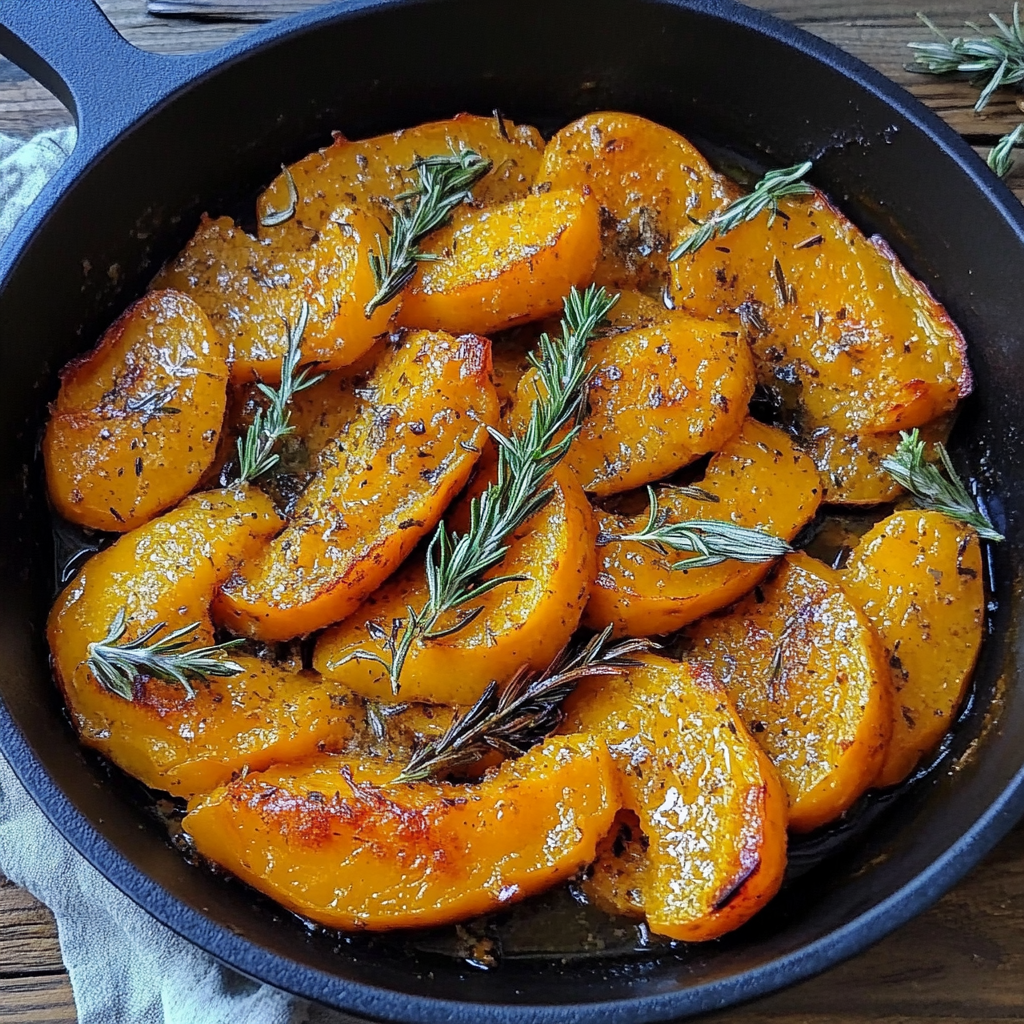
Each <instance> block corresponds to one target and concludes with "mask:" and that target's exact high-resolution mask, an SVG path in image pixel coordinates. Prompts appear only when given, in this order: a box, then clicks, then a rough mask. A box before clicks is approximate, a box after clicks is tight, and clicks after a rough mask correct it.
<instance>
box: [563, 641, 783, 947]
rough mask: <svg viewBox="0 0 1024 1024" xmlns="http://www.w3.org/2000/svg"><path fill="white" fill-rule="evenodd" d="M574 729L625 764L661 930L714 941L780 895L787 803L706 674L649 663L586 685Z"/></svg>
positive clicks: (647, 903) (645, 892)
mask: <svg viewBox="0 0 1024 1024" xmlns="http://www.w3.org/2000/svg"><path fill="white" fill-rule="evenodd" d="M565 728H566V729H569V730H573V731H576V732H582V733H583V734H585V735H592V736H598V737H602V738H603V739H605V740H606V742H607V743H608V749H609V750H610V751H611V753H612V757H613V758H614V759H615V764H616V767H617V769H618V776H619V786H620V789H621V793H622V801H623V804H624V805H625V807H626V809H628V810H631V811H633V812H634V813H635V814H636V815H637V817H638V819H639V822H640V827H641V829H642V830H643V834H644V836H645V837H646V839H647V849H646V851H645V852H644V853H643V856H642V864H641V865H640V866H639V868H638V870H637V871H636V878H635V885H633V886H630V887H629V888H632V889H633V890H634V891H635V896H634V903H635V906H639V907H642V908H643V912H644V914H645V915H646V918H647V923H648V925H649V926H650V928H651V930H652V931H654V932H657V933H658V934H659V935H667V936H669V937H670V938H673V939H682V940H683V941H686V942H699V941H703V940H706V939H714V938H717V937H718V936H720V935H724V934H725V933H726V932H728V931H732V929H734V928H738V927H739V926H740V925H741V924H743V922H744V921H746V920H748V919H749V918H750V917H751V916H752V915H753V914H755V913H756V912H757V911H758V910H760V909H761V907H763V906H764V905H765V903H767V902H768V900H770V899H771V898H772V896H774V895H775V893H776V892H777V891H778V888H779V886H780V884H781V883H782V876H783V872H784V871H785V867H786V795H785V792H784V791H783V789H782V786H781V784H780V783H779V779H778V776H777V775H776V773H775V770H774V768H772V765H771V763H770V762H769V760H768V758H767V757H766V756H765V755H764V753H763V751H762V750H761V748H760V747H759V746H758V745H757V744H756V743H755V742H754V741H753V740H752V739H751V738H750V735H749V734H748V733H747V730H746V728H745V727H744V725H743V722H742V721H741V720H740V718H739V716H738V715H737V714H736V711H735V709H734V708H733V706H732V704H731V703H730V701H729V698H728V697H727V696H726V693H725V691H724V690H723V689H722V687H721V685H720V684H719V683H718V682H716V680H715V679H714V678H713V676H712V675H711V673H710V672H709V671H708V670H707V669H706V668H704V667H703V666H699V665H688V664H680V663H679V662H674V661H669V660H668V659H667V658H661V657H657V656H655V655H647V656H644V657H643V658H642V659H639V664H638V665H637V667H636V668H632V669H630V670H629V672H628V673H627V674H626V675H625V676H624V677H621V678H609V677H607V676H604V677H597V678H593V679H589V680H585V681H584V682H583V683H582V684H581V685H580V686H579V687H578V688H577V689H576V691H575V692H574V693H573V694H572V695H571V696H570V697H569V700H568V702H567V705H566V725H565ZM627 910H628V908H627Z"/></svg>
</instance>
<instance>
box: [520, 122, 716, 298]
mask: <svg viewBox="0 0 1024 1024" xmlns="http://www.w3.org/2000/svg"><path fill="white" fill-rule="evenodd" d="M537 180H538V181H540V182H547V183H550V185H551V187H552V188H582V187H587V188H589V189H591V191H592V192H593V194H594V198H595V199H596V200H597V202H598V203H599V204H600V206H601V209H602V214H603V215H602V224H603V235H604V239H603V250H602V254H601V261H600V264H599V265H598V269H597V275H596V280H597V281H598V282H599V283H601V284H608V285H619V286H627V287H644V286H648V285H650V284H651V283H652V282H654V281H655V280H657V279H658V278H659V277H664V276H665V275H666V273H667V267H668V264H667V260H666V256H667V254H668V252H669V251H670V250H671V248H672V246H673V245H674V244H675V235H676V234H677V232H678V230H679V229H680V226H681V225H684V224H689V223H690V218H691V217H692V218H695V219H697V220H705V219H706V218H707V217H708V216H710V214H712V213H713V212H714V211H715V210H716V209H718V208H719V207H720V206H721V205H722V204H723V203H724V202H725V201H726V200H727V198H728V197H729V195H730V194H731V193H732V190H733V186H732V185H731V184H730V183H729V182H728V180H727V179H725V178H723V177H722V176H721V175H719V174H716V173H715V172H714V171H713V170H712V169H711V166H710V165H709V164H708V162H707V161H706V160H705V159H704V157H703V156H701V154H700V153H699V152H698V151H697V150H696V149H695V148H694V147H693V146H692V145H691V144H690V143H689V142H688V141H687V140H686V139H684V138H683V136H682V135H679V134H678V133H676V132H674V131H671V130H670V129H668V128H665V127H663V126H662V125H660V124H655V123H654V122H653V121H648V120H646V119H645V118H642V117H637V116H636V115H635V114H622V113H615V112H608V111H603V112H600V113H596V114H587V115H586V117H581V118H580V119H579V120H577V121H573V122H572V124H570V125H567V126H566V127H565V128H563V129H562V130H561V131H560V132H558V133H556V134H555V135H554V136H553V137H552V139H551V141H550V142H549V143H548V144H547V146H546V147H545V149H544V162H543V164H542V165H541V168H540V171H539V173H538V175H537Z"/></svg>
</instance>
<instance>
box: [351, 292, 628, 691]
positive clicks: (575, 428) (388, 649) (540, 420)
mask: <svg viewBox="0 0 1024 1024" xmlns="http://www.w3.org/2000/svg"><path fill="white" fill-rule="evenodd" d="M617 301H618V296H617V295H615V296H611V297H609V296H608V295H607V294H606V293H605V290H604V288H598V287H597V286H596V285H591V286H590V287H589V288H587V289H586V290H585V291H582V292H580V291H577V290H576V289H575V288H573V289H571V291H570V293H569V295H568V297H567V298H566V300H565V313H564V316H563V318H562V333H561V337H560V338H558V340H553V339H552V338H551V337H550V336H549V335H548V334H542V335H541V336H540V339H539V341H538V347H537V351H536V352H534V353H531V354H530V357H529V358H530V362H531V363H532V364H533V366H534V367H535V368H536V370H537V375H538V378H539V384H538V387H537V397H536V398H535V399H534V401H533V405H532V407H531V410H530V419H529V421H528V422H527V424H526V426H525V427H524V428H523V429H522V430H520V431H517V432H514V433H512V434H510V435H508V436H506V435H505V434H502V433H500V432H499V431H497V430H493V429H492V430H491V431H490V433H491V437H492V438H493V439H494V441H495V444H496V445H497V448H498V468H497V473H496V477H495V480H494V482H493V483H491V484H490V485H489V486H488V487H487V489H486V490H485V491H484V492H483V493H482V494H481V495H480V496H479V497H477V498H474V499H473V500H472V502H471V503H470V512H469V528H468V530H467V531H466V532H465V533H464V534H459V533H455V532H452V531H449V530H448V528H447V527H446V526H445V524H444V522H443V521H442V522H441V523H439V524H438V526H437V529H436V530H435V531H434V535H433V537H432V538H431V540H430V544H429V545H428V547H427V552H426V566H425V568H426V577H427V590H428V597H427V600H426V602H425V603H424V605H423V606H422V607H421V608H419V609H416V608H411V607H410V608H408V609H407V611H408V615H407V617H406V618H405V620H404V621H403V620H400V619H395V620H394V621H393V623H392V628H391V632H390V633H386V632H385V630H383V629H381V627H380V626H377V625H376V624H373V623H368V624H367V632H368V633H369V634H370V639H371V640H373V641H376V642H377V643H379V644H381V645H382V646H383V648H384V650H385V656H382V655H380V654H378V653H376V652H373V651H365V650H357V651H354V652H352V653H351V654H350V655H348V657H347V658H346V659H345V661H348V660H351V659H362V660H369V661H376V662H379V663H380V664H381V665H383V666H384V668H386V669H387V672H388V676H389V677H390V679H391V689H392V691H393V692H394V693H396V694H397V693H398V692H399V684H400V679H401V675H402V668H403V666H404V664H405V660H406V658H407V656H408V654H409V651H410V649H411V648H412V645H413V643H414V642H415V641H416V640H436V639H439V638H441V637H443V636H448V635H450V634H452V633H455V632H458V630H460V629H463V628H465V627H466V626H467V625H468V624H469V623H470V622H472V621H473V619H474V618H475V617H476V616H477V615H478V614H479V611H480V608H479V607H477V608H475V609H467V610H465V612H464V613H463V614H462V615H461V616H460V617H459V618H458V619H457V621H456V622H455V623H454V624H453V625H452V626H451V627H449V628H447V629H444V630H437V629H436V628H435V627H436V626H437V623H438V621H439V620H440V618H441V617H442V616H443V615H444V614H445V613H447V612H450V611H453V610H455V609H457V608H461V607H463V606H465V605H467V604H471V603H472V602H473V601H476V600H477V599H479V598H480V597H482V596H483V595H484V594H486V593H488V592H489V591H491V590H493V589H494V588H495V587H500V586H503V585H504V584H506V583H513V582H516V581H518V580H522V579H524V578H525V577H523V576H510V575H506V576H492V577H491V578H489V579H484V578H483V577H484V574H485V573H486V572H487V571H488V570H489V569H492V568H493V567H494V566H496V565H497V564H498V563H499V562H500V561H501V560H502V559H503V558H504V557H505V555H506V554H507V553H508V549H509V537H510V536H511V534H512V533H514V532H515V531H516V530H517V529H519V527H520V526H522V524H523V523H525V522H526V521H527V520H528V519H529V518H530V517H531V516H533V515H536V513H537V512H539V511H540V510H541V509H542V508H543V507H544V506H545V505H546V504H547V503H548V501H549V500H550V499H551V496H552V491H551V489H550V488H546V487H545V486H544V484H545V482H546V481H547V478H548V476H549V474H550V473H551V471H552V470H553V469H554V468H555V466H557V465H558V463H559V462H561V461H562V459H563V458H564V457H565V454H566V453H567V452H568V450H569V447H570V445H571V444H572V442H573V441H574V440H575V438H576V435H577V434H578V433H579V430H580V426H581V425H582V422H583V417H584V415H585V414H586V408H587V391H588V384H589V382H590V377H591V374H592V370H591V369H590V368H588V365H587V346H588V342H589V340H590V337H591V335H592V334H593V333H594V331H595V329H596V328H597V326H598V325H599V324H600V323H601V321H602V320H604V319H605V317H606V316H607V315H608V312H609V310H610V309H611V308H612V306H614V305H615V303H616V302H617ZM567 428H568V429H567Z"/></svg>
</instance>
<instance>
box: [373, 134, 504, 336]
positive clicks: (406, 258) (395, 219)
mask: <svg viewBox="0 0 1024 1024" xmlns="http://www.w3.org/2000/svg"><path fill="white" fill-rule="evenodd" d="M412 169H413V170H414V171H416V172H417V173H418V174H419V178H420V180H419V184H418V185H417V186H416V187H415V188H412V189H410V190H409V191H408V192H403V193H401V194H400V195H397V196H395V198H394V201H393V202H391V203H390V206H391V214H392V217H391V229H390V230H389V231H388V237H387V240H386V242H385V241H383V240H382V239H381V237H380V235H378V236H377V252H371V253H370V269H371V270H372V271H373V278H374V281H375V282H376V284H377V293H376V294H375V295H374V296H373V298H372V299H370V301H369V302H368V303H367V304H366V310H365V312H366V315H367V316H368V317H369V316H372V315H373V311H374V310H375V309H376V308H377V307H378V306H383V305H384V303H386V302H390V301H391V300H392V299H393V298H394V297H395V296H396V295H398V293H399V292H400V291H401V290H402V289H403V288H404V287H405V286H406V285H407V284H408V283H409V282H410V281H411V280H412V278H413V275H414V274H415V273H416V265H417V264H418V263H420V262H422V261H424V260H433V259H436V258H437V257H435V256H433V255H432V254H431V253H425V252H422V251H421V250H420V247H419V243H420V242H421V241H422V240H423V238H424V237H425V236H427V235H429V234H430V232H431V231H436V230H437V229H438V228H440V227H443V226H444V225H445V224H447V223H448V219H449V218H450V217H451V214H452V210H454V209H455V207H456V206H459V205H461V204H462V203H465V202H468V201H469V200H470V199H472V198H473V193H472V192H471V191H470V190H471V189H472V187H473V186H474V185H475V184H476V183H477V182H478V181H479V180H480V179H481V178H482V177H483V176H484V175H485V174H486V173H487V172H488V171H489V170H490V169H491V161H490V160H487V159H485V158H484V157H482V156H480V155H479V154H478V153H475V152H474V151H473V150H472V149H463V150H460V151H459V152H458V153H456V152H454V150H453V151H452V152H451V153H450V154H444V155H441V156H428V157H417V158H416V160H415V161H413V165H412Z"/></svg>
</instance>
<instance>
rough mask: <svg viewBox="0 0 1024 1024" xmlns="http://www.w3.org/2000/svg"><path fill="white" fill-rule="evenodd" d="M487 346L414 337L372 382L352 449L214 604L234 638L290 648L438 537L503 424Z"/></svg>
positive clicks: (470, 339) (330, 461) (324, 468)
mask: <svg viewBox="0 0 1024 1024" xmlns="http://www.w3.org/2000/svg"><path fill="white" fill-rule="evenodd" d="M490 375H491V356H490V342H489V341H488V340H487V339H486V338H479V337H476V336H474V335H467V336H465V337H463V338H452V337H451V336H449V335H447V334H431V333H428V332H425V331H424V332H412V333H409V334H407V335H405V336H404V337H402V338H400V339H399V340H398V342H397V346H396V347H392V348H391V350H390V351H389V353H388V354H387V355H386V356H385V357H384V358H383V359H382V361H381V363H380V365H379V366H378V368H377V370H376V371H375V372H374V373H373V374H372V375H371V377H370V378H369V380H368V382H367V392H368V393H372V395H373V397H372V399H369V400H368V401H367V402H366V404H365V406H363V408H362V411H361V412H360V415H359V418H358V421H356V422H354V423H353V424H352V428H351V430H350V432H349V438H348V446H347V447H346V448H345V450H344V451H340V450H339V451H338V452H337V453H336V455H335V457H334V458H330V457H329V456H328V454H327V452H326V450H325V451H324V452H322V453H321V457H320V460H319V463H320V464H319V468H318V470H317V472H316V474H315V475H314V477H313V479H312V480H311V481H310V484H309V486H308V487H307V488H306V490H305V491H304V492H303V494H302V496H301V498H300V499H299V502H298V504H297V506H296V509H295V514H294V517H293V519H292V521H291V523H289V525H288V527H287V528H286V529H285V530H284V531H283V532H282V533H281V534H280V535H279V536H278V537H276V538H275V539H274V540H273V541H272V542H271V543H270V544H269V545H268V546H267V547H266V549H265V550H264V551H263V552H262V553H261V554H259V555H258V556H257V557H255V558H251V559H249V560H248V561H247V562H246V563H245V565H243V566H242V567H241V568H240V569H239V570H238V571H237V572H235V573H234V574H233V575H232V577H231V578H230V579H229V580H228V581H227V583H226V584H225V585H224V587H223V589H222V591H221V593H220V595H219V596H218V598H217V600H216V601H215V603H214V613H215V616H216V618H217V620H218V621H219V622H220V623H221V624H222V625H224V626H226V627H227V628H228V629H230V630H231V631H232V632H235V633H239V634H243V635H247V636H254V637H258V638H259V639H261V640H288V639H290V638H292V637H295V636H300V635H302V634H304V633H311V632H313V631H314V630H317V629H322V628H323V627H324V626H328V625H330V624H331V623H332V622H338V621H340V620H341V619H343V618H346V617H347V616H348V615H351V614H352V612H354V611H355V610H356V609H357V608H358V607H359V605H360V604H362V602H363V601H364V600H365V599H366V598H367V597H368V596H369V595H370V594H371V593H373V591H374V590H376V589H377V587H378V586H380V584H381V583H383V582H384V580H385V579H387V577H388V576H390V575H391V573H392V572H394V570H395V569H396V568H398V566H399V564H400V563H401V562H402V560H403V559H404V558H405V557H406V555H408V554H409V552H410V551H412V549H413V548H414V547H415V546H416V542H417V541H418V540H419V539H420V537H422V536H423V535H424V534H425V533H427V532H428V531H429V530H431V529H433V527H434V526H435V525H436V523H437V522H438V520H439V519H440V518H441V515H442V513H443V512H444V510H445V508H446V507H447V506H448V504H449V503H450V502H451V500H452V498H453V497H454V496H455V495H456V494H457V493H458V492H459V490H461V488H462V487H463V486H464V485H465V484H466V481H467V480H468V478H469V474H470V471H471V470H472V468H473V464H474V463H475V462H476V460H477V458H478V457H479V454H480V451H481V448H482V445H483V443H484V441H485V440H486V438H487V425H492V426H493V425H494V424H495V423H496V422H497V415H498V402H497V397H496V395H495V393H494V385H493V384H492V383H491V379H490Z"/></svg>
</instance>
